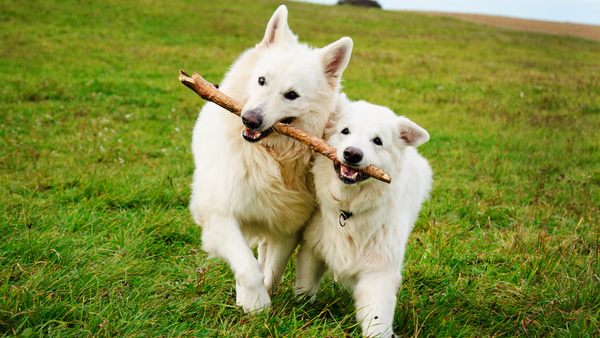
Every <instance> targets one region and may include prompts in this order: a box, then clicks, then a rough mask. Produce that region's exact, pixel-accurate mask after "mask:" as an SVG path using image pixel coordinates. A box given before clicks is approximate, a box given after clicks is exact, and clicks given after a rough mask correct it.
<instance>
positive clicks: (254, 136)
mask: <svg viewBox="0 0 600 338" xmlns="http://www.w3.org/2000/svg"><path fill="white" fill-rule="evenodd" d="M272 132H273V128H269V129H267V130H263V131H253V130H250V129H248V128H245V129H244V131H243V132H242V137H243V138H244V140H246V141H248V142H258V141H260V140H262V139H263V138H265V137H267V136H269V135H271V133H272Z"/></svg>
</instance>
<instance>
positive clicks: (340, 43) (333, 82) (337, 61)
mask: <svg viewBox="0 0 600 338" xmlns="http://www.w3.org/2000/svg"><path fill="white" fill-rule="evenodd" d="M321 53H322V54H321V58H322V59H321V60H322V62H323V70H324V71H325V77H327V82H329V85H330V86H331V87H333V88H335V87H336V86H337V85H338V84H339V83H340V78H341V77H342V73H343V72H344V69H346V66H348V62H349V61H350V55H351V54H352V39H350V38H349V37H345V38H341V39H339V40H337V41H336V42H334V43H332V44H330V45H329V46H326V47H324V48H323V49H322V50H321Z"/></svg>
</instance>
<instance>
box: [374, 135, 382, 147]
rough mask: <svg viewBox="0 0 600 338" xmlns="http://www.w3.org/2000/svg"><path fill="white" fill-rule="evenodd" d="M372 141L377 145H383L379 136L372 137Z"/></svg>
mask: <svg viewBox="0 0 600 338" xmlns="http://www.w3.org/2000/svg"><path fill="white" fill-rule="evenodd" d="M373 143H375V144H376V145H378V146H380V145H383V142H381V139H380V138H379V137H376V138H374V139H373Z"/></svg>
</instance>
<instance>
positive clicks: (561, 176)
mask: <svg viewBox="0 0 600 338" xmlns="http://www.w3.org/2000/svg"><path fill="white" fill-rule="evenodd" d="M278 5H279V2H277V1H267V0H262V1H258V2H252V3H248V2H233V1H204V0H201V1H189V0H186V1H183V0H173V1H164V0H137V1H117V0H108V1H86V0H75V1H67V0H65V1H48V0H40V1H35V0H30V1H6V0H1V1H0V36H1V39H0V83H1V84H2V85H1V92H0V194H1V196H2V197H1V203H0V213H1V214H0V238H1V239H0V336H15V335H21V336H40V337H46V336H115V337H116V336H118V337H121V336H127V337H133V336H141V337H147V336H164V337H171V336H199V337H223V336H232V337H255V336H261V337H267V336H269V337H284V336H289V337H310V336H314V337H324V336H330V337H343V336H345V335H349V336H359V335H360V328H359V327H358V326H357V324H356V322H355V320H354V314H353V311H354V309H353V302H352V299H351V295H350V293H349V292H348V291H346V290H343V289H340V288H339V286H338V285H337V284H336V283H335V282H333V281H332V278H331V277H328V278H327V279H326V280H325V281H324V284H323V285H322V286H321V289H320V293H319V294H318V297H317V300H316V301H315V302H314V303H306V302H302V301H298V300H295V299H294V297H293V295H292V293H293V292H292V288H293V280H294V269H293V266H294V265H293V261H292V262H290V264H289V269H288V271H287V272H286V274H285V276H284V279H283V284H282V288H281V289H280V290H279V292H278V294H277V295H276V297H275V298H274V302H273V307H272V309H271V310H270V311H267V312H265V313H262V314H260V315H257V316H250V315H246V314H244V313H243V311H242V310H241V309H240V308H237V307H236V306H235V290H234V285H235V283H234V279H233V275H232V274H231V272H230V271H229V269H228V267H227V266H226V264H225V263H223V262H221V261H219V260H216V259H208V257H207V255H206V254H205V253H204V252H202V251H201V250H200V247H201V242H200V233H201V230H200V228H199V227H197V226H196V225H195V224H194V222H193V221H192V219H191V217H190V214H189V211H188V210H187V203H188V198H189V194H190V190H189V184H190V182H191V179H192V173H193V169H194V168H193V161H192V155H191V152H190V146H189V144H190V141H191V135H190V132H191V130H192V128H193V125H194V121H195V118H196V116H197V113H198V111H199V109H200V108H201V106H202V104H203V102H202V101H201V100H200V99H199V98H198V97H197V96H196V95H195V94H194V93H192V92H191V91H190V90H189V89H187V88H185V87H184V86H183V85H181V84H180V83H179V81H178V80H177V74H178V71H179V68H183V69H185V70H186V71H188V72H193V71H198V72H199V73H200V74H202V75H203V76H204V77H205V78H206V79H208V80H209V81H212V82H219V81H220V79H221V78H222V76H223V74H224V73H225V72H226V71H227V68H228V66H229V65H230V64H231V63H232V62H233V61H234V60H235V59H236V57H237V56H238V55H239V54H240V53H241V52H242V51H243V50H244V49H246V48H248V47H251V46H253V45H254V44H256V43H257V42H259V41H260V40H261V38H262V35H263V33H264V28H265V26H266V23H267V21H268V19H269V18H270V16H271V14H272V13H273V11H274V10H275V9H276V8H277V6H278ZM287 5H288V8H289V10H290V19H289V24H290V26H291V28H292V30H293V31H294V32H295V33H296V34H298V35H299V37H300V39H301V40H302V41H305V42H308V43H310V44H312V45H314V46H319V47H321V46H324V45H325V44H328V43H330V42H333V41H335V40H337V39H339V38H340V37H342V36H350V37H352V38H353V39H354V43H355V45H354V53H353V56H352V60H351V62H350V65H349V68H348V69H347V70H346V72H345V73H344V78H345V82H344V91H345V92H346V93H347V94H348V96H349V97H350V98H352V99H367V100H369V101H371V102H373V103H376V104H381V105H386V106H389V107H390V108H392V109H393V110H394V111H396V112H397V113H398V114H402V115H406V116H408V117H410V118H411V119H413V120H414V121H416V122H417V123H419V124H420V125H421V126H423V127H424V128H425V129H427V130H428V131H429V133H430V134H431V141H430V142H428V143H426V144H425V145H423V146H421V147H420V148H419V150H420V152H421V153H422V154H424V155H425V157H426V158H428V159H429V161H430V163H431V165H432V167H433V170H434V173H435V184H434V189H433V191H432V197H431V199H430V200H429V201H428V202H427V203H426V204H425V205H424V207H423V211H422V216H421V217H420V219H419V221H418V222H417V224H416V226H415V229H414V232H413V235H412V237H411V239H410V243H409V247H408V251H407V257H406V264H405V268H404V281H403V284H402V287H401V290H400V293H399V296H398V302H397V304H398V305H397V310H396V320H395V323H394V327H395V331H396V332H397V333H398V334H400V335H401V336H402V337H417V336H418V337H516V336H520V337H597V336H599V335H600V329H599V327H600V323H599V320H600V258H599V256H600V247H599V236H600V224H599V216H598V214H599V212H600V210H599V209H600V208H599V205H600V149H599V148H600V135H599V132H598V131H599V130H600V100H599V97H600V83H599V82H600V81H599V79H600V43H599V42H594V41H587V40H582V39H577V38H570V37H558V36H549V35H543V34H535V33H520V32H515V31H508V30H503V29H498V28H492V27H488V26H482V25H478V24H473V23H467V22H462V21H458V20H455V19H450V18H439V17H426V16H419V15H416V14H410V13H399V12H382V11H378V10H373V9H362V8H360V9H359V8H352V7H349V6H340V7H335V6H334V7H324V6H317V5H311V4H304V3H297V2H289V3H287ZM196 250H197V252H196Z"/></svg>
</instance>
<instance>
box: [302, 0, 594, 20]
mask: <svg viewBox="0 0 600 338" xmlns="http://www.w3.org/2000/svg"><path fill="white" fill-rule="evenodd" d="M300 1H306V2H314V3H320V4H330V5H332V4H335V3H337V0H300ZM377 2H379V4H381V6H382V7H383V9H398V10H413V11H436V12H456V13H475V14H490V15H502V16H510V17H514V18H524V19H535V20H545V21H558V22H571V23H584V24H592V25H600V0H503V1H492V0H418V1H415V0H412V1H407V0H377Z"/></svg>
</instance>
